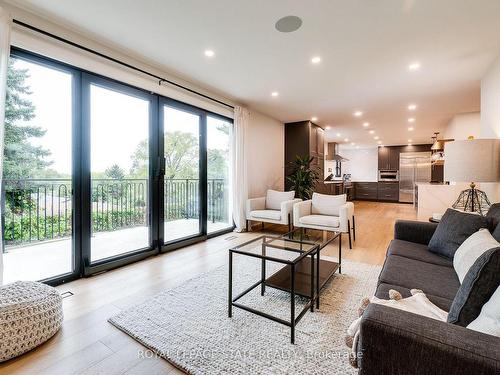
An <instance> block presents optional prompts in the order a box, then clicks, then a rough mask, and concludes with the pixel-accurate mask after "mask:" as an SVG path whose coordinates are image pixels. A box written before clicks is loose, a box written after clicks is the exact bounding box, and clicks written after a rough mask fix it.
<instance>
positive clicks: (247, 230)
mask: <svg viewBox="0 0 500 375" xmlns="http://www.w3.org/2000/svg"><path fill="white" fill-rule="evenodd" d="M246 230H247V232H248V220H247V227H246Z"/></svg>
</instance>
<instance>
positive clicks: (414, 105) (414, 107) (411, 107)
mask: <svg viewBox="0 0 500 375" xmlns="http://www.w3.org/2000/svg"><path fill="white" fill-rule="evenodd" d="M416 109H417V105H416V104H410V105H409V106H408V110H409V111H414V110H416Z"/></svg>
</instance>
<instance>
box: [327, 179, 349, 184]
mask: <svg viewBox="0 0 500 375" xmlns="http://www.w3.org/2000/svg"><path fill="white" fill-rule="evenodd" d="M323 183H325V184H342V183H344V180H329V181H323Z"/></svg>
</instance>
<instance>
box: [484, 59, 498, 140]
mask: <svg viewBox="0 0 500 375" xmlns="http://www.w3.org/2000/svg"><path fill="white" fill-rule="evenodd" d="M481 138H500V56H499V57H498V58H497V59H496V61H495V62H494V63H493V64H492V65H491V66H490V68H489V69H488V71H487V72H486V74H485V75H484V77H483V78H482V79H481Z"/></svg>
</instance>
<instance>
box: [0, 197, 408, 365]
mask: <svg viewBox="0 0 500 375" xmlns="http://www.w3.org/2000/svg"><path fill="white" fill-rule="evenodd" d="M355 217H356V230H357V233H356V242H354V243H353V249H352V250H349V245H348V239H347V236H343V241H342V246H343V253H342V255H343V259H350V260H353V261H358V262H365V263H371V264H382V262H383V260H384V256H385V252H386V248H387V244H388V243H389V241H390V240H391V239H392V237H393V228H394V222H395V220H396V219H413V220H414V219H416V213H415V210H414V209H413V207H412V206H411V205H407V204H397V203H378V202H359V201H358V202H355ZM267 229H270V230H271V231H275V230H280V229H281V228H275V227H270V228H267ZM260 233H261V232H250V233H229V234H226V235H223V236H220V237H217V238H213V239H210V240H208V241H206V242H202V243H198V244H195V245H192V246H189V247H186V248H183V249H180V250H177V251H173V252H170V253H167V254H163V255H159V256H155V257H151V258H149V259H146V260H143V261H141V262H138V263H134V264H131V265H128V266H125V267H122V268H119V269H116V270H113V271H109V272H106V273H103V274H100V275H96V276H93V277H90V278H85V279H80V280H77V281H74V282H71V283H68V284H65V285H61V286H59V287H58V289H59V290H60V291H61V292H65V291H71V292H72V293H74V295H73V296H71V297H68V298H65V299H64V314H65V321H64V324H63V327H62V329H61V330H60V332H58V333H57V334H56V335H55V336H54V337H53V338H52V339H51V340H49V341H48V342H47V343H45V344H44V345H42V346H40V347H39V348H37V349H35V350H33V351H31V352H29V353H26V354H25V355H23V356H21V357H18V358H15V359H13V360H10V361H8V362H5V363H3V364H1V365H0V374H23V375H24V374H50V375H58V374H64V375H66V374H106V375H110V374H127V375H131V374H175V373H181V372H180V371H179V370H178V369H176V368H175V367H173V366H172V365H170V364H169V363H168V362H167V361H165V360H163V359H161V358H155V357H154V356H153V357H151V353H150V352H149V353H148V352H144V350H145V348H144V347H143V346H142V345H141V344H139V343H138V342H136V341H135V340H133V339H132V338H130V337H129V336H128V335H126V334H124V333H122V332H121V331H119V330H118V329H116V328H115V327H113V326H112V325H111V324H109V323H108V322H107V319H108V318H109V317H110V316H112V315H114V314H115V313H117V312H119V311H120V310H121V309H124V308H126V307H128V306H131V305H135V304H137V303H139V302H141V301H142V300H144V299H146V298H148V297H150V296H152V295H154V294H156V293H158V292H160V291H162V290H165V289H168V288H172V287H174V286H175V285H178V284H180V283H182V282H184V281H186V280H188V279H190V278H192V277H194V276H196V275H198V274H200V273H203V272H206V271H208V270H210V269H213V268H216V267H218V266H220V265H223V264H225V262H226V261H227V249H228V248H229V247H231V246H232V245H234V244H237V243H241V242H244V241H247V240H249V239H251V238H253V237H255V236H257V235H259V234H260ZM322 254H325V255H331V256H336V254H337V243H333V244H331V245H330V246H329V247H328V248H326V249H325V250H324V251H323V252H322ZM145 354H149V355H145Z"/></svg>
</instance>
